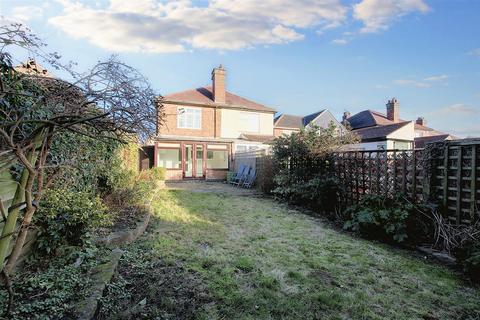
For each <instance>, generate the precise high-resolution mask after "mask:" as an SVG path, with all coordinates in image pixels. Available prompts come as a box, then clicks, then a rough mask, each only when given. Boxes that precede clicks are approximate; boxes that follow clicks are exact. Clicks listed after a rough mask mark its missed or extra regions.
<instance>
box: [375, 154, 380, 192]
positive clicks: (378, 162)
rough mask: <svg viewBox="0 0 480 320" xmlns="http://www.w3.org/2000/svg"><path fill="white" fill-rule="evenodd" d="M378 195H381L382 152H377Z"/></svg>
mask: <svg viewBox="0 0 480 320" xmlns="http://www.w3.org/2000/svg"><path fill="white" fill-rule="evenodd" d="M376 175H377V194H380V152H377V172H376Z"/></svg>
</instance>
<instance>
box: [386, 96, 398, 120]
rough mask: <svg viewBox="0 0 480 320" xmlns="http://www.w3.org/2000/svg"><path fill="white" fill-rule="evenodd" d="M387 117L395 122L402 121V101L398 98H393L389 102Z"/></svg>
mask: <svg viewBox="0 0 480 320" xmlns="http://www.w3.org/2000/svg"><path fill="white" fill-rule="evenodd" d="M387 119H388V120H391V121H393V122H399V121H400V102H398V100H397V98H392V99H391V100H388V102H387Z"/></svg>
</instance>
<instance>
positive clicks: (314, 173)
mask: <svg viewBox="0 0 480 320" xmlns="http://www.w3.org/2000/svg"><path fill="white" fill-rule="evenodd" d="M355 141H357V137H356V135H355V134H352V133H350V132H344V131H341V130H339V128H337V127H336V126H335V125H334V124H333V123H332V124H330V126H329V127H328V128H319V127H311V128H308V129H304V130H301V131H300V132H295V133H292V134H291V135H289V136H282V137H278V138H277V139H275V143H274V145H273V161H274V163H275V168H274V178H273V182H274V186H275V188H274V189H273V193H274V194H275V196H276V197H278V198H281V199H284V200H287V201H289V202H292V203H296V204H301V205H307V206H310V207H312V208H313V209H315V211H317V212H320V213H326V214H329V215H331V214H333V213H335V212H338V211H339V209H340V203H339V199H340V193H341V185H340V184H339V182H338V179H337V178H335V175H334V170H333V169H334V166H333V159H332V154H333V152H335V151H337V150H338V149H339V148H341V147H342V146H343V145H346V144H350V143H354V142H355Z"/></svg>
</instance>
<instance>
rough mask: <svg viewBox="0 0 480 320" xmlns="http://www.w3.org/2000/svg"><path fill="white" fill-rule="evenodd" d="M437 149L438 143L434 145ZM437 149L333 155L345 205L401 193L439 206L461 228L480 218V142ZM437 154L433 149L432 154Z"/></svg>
mask: <svg viewBox="0 0 480 320" xmlns="http://www.w3.org/2000/svg"><path fill="white" fill-rule="evenodd" d="M433 146H434V147H435V145H433ZM436 146H437V149H436V150H435V149H434V148H433V149H429V152H427V151H426V149H418V150H378V151H347V152H338V153H335V155H334V164H335V172H336V174H337V176H338V178H339V179H340V180H341V181H342V184H343V185H344V186H345V191H346V195H345V199H344V201H345V202H346V204H352V203H355V202H358V201H359V200H360V199H362V197H363V196H365V195H369V194H371V195H384V196H388V197H392V196H394V195H395V194H398V193H399V192H401V193H403V194H405V195H406V196H407V197H408V198H410V199H411V200H412V201H414V202H416V203H420V202H424V201H434V202H438V203H439V204H441V205H442V206H443V209H444V210H445V212H447V215H448V218H449V219H450V220H451V221H452V222H453V223H456V224H468V223H471V222H472V221H473V220H474V219H478V218H479V216H478V215H479V208H480V142H479V141H478V140H474V141H462V140H460V141H450V142H447V143H444V144H437V145H436ZM431 150H434V151H431Z"/></svg>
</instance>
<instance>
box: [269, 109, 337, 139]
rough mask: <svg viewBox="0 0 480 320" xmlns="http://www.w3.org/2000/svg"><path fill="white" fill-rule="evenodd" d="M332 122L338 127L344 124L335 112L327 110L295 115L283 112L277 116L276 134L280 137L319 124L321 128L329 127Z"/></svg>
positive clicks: (275, 123)
mask: <svg viewBox="0 0 480 320" xmlns="http://www.w3.org/2000/svg"><path fill="white" fill-rule="evenodd" d="M330 123H333V124H335V126H337V128H343V126H342V124H341V123H340V122H338V120H337V119H335V117H334V116H333V114H332V113H331V112H330V111H329V110H327V109H324V110H321V111H318V112H315V113H312V114H309V115H307V116H304V117H303V116H294V115H290V114H281V115H279V116H277V117H276V118H275V122H274V129H273V130H274V135H275V136H276V137H279V136H281V135H289V134H291V133H292V132H298V131H300V129H302V128H308V127H312V126H318V127H320V128H327V127H328V126H329V125H330Z"/></svg>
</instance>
